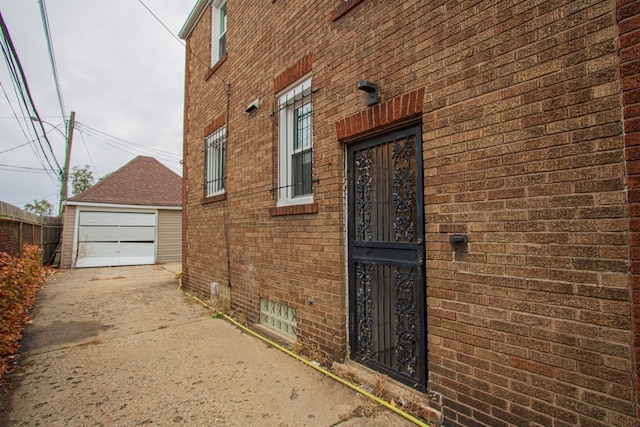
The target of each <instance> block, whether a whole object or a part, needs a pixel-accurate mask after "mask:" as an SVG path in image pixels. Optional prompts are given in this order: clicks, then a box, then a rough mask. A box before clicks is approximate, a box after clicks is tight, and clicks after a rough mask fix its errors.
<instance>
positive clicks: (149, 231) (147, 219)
mask: <svg viewBox="0 0 640 427" xmlns="http://www.w3.org/2000/svg"><path fill="white" fill-rule="evenodd" d="M155 254H156V214H155V213H146V212H145V213H138V212H96V211H80V213H79V215H78V247H77V257H76V267H106V266H116V265H141V264H153V263H154V262H155Z"/></svg>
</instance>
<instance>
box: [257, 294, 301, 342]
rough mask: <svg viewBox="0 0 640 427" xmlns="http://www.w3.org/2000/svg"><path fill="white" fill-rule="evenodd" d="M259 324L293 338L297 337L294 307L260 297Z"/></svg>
mask: <svg viewBox="0 0 640 427" xmlns="http://www.w3.org/2000/svg"><path fill="white" fill-rule="evenodd" d="M260 324H261V325H264V326H267V327H269V328H271V329H273V330H275V331H277V332H280V333H281V334H284V335H286V336H288V337H291V338H293V339H296V338H297V332H298V325H297V321H296V309H295V308H291V307H288V306H286V305H283V304H279V303H277V302H274V301H270V300H268V299H265V298H260Z"/></svg>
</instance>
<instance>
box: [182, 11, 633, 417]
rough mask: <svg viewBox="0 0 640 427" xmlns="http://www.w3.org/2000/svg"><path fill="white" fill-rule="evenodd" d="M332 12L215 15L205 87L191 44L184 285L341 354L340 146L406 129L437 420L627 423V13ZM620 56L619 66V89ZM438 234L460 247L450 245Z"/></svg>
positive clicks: (205, 39)
mask: <svg viewBox="0 0 640 427" xmlns="http://www.w3.org/2000/svg"><path fill="white" fill-rule="evenodd" d="M343 3H344V2H342V1H338V0H330V1H329V0H323V1H314V2H305V1H302V0H298V1H286V2H285V1H275V2H261V3H256V2H246V1H232V0H229V1H228V3H227V16H228V20H229V21H228V31H227V48H228V51H227V57H226V59H225V60H224V61H223V62H221V63H218V64H217V65H216V70H215V72H211V70H210V69H209V68H208V67H205V66H203V65H202V61H204V62H205V63H207V62H208V61H209V55H210V53H209V52H210V48H209V46H210V33H211V28H210V21H211V19H210V16H209V14H210V11H207V12H205V14H204V16H203V17H202V19H201V20H200V21H199V23H198V24H197V25H196V26H195V28H194V29H193V31H192V32H191V34H190V36H189V39H188V40H187V43H188V46H189V48H190V49H191V51H192V52H193V53H188V54H187V72H186V96H185V148H184V154H185V158H184V173H183V177H184V180H185V183H184V193H183V194H184V209H185V211H184V216H185V220H184V221H183V228H184V233H185V234H184V236H185V237H184V240H183V245H184V251H183V284H184V286H185V287H186V288H187V289H189V290H190V291H192V292H194V293H196V294H199V295H201V296H204V297H208V296H209V290H210V284H211V283H212V282H216V283H219V284H220V285H222V286H227V287H229V288H230V289H231V306H232V309H233V310H234V312H235V313H237V314H240V315H246V319H247V321H248V322H249V323H250V324H255V323H258V322H259V312H258V311H259V300H260V298H261V297H263V298H268V299H269V300H271V301H274V302H276V303H278V304H283V305H286V306H289V307H292V308H295V309H296V313H297V321H298V335H299V337H302V338H304V339H307V340H311V341H313V342H315V343H317V344H318V345H320V347H321V348H322V349H323V350H324V351H325V352H327V353H328V354H329V355H330V356H332V357H333V358H335V359H337V360H341V359H343V358H344V357H346V356H347V354H348V348H347V347H348V346H347V308H346V307H347V295H346V293H347V284H346V280H347V279H346V278H347V275H346V262H347V260H346V241H345V233H346V217H345V209H346V208H345V190H344V188H345V145H346V144H349V143H351V142H353V141H355V140H359V139H361V138H363V137H367V136H369V135H373V134H376V133H380V132H381V131H384V130H387V129H390V128H392V127H396V126H400V125H403V124H405V123H408V122H411V123H416V122H418V123H421V125H422V139H423V159H424V161H423V166H424V193H425V197H424V209H425V215H426V218H425V229H426V235H425V250H426V256H427V263H426V277H427V311H428V313H427V323H428V340H429V342H428V369H429V372H428V387H429V390H430V391H432V392H436V393H439V394H440V395H441V396H442V410H443V414H444V417H445V425H447V426H469V425H478V426H507V425H518V426H522V425H557V426H563V425H566V426H568V425H580V424H583V425H593V426H610V425H618V426H630V425H635V424H636V422H637V393H636V380H637V376H636V371H637V369H638V367H637V365H636V363H635V358H634V354H635V349H634V346H633V344H632V342H633V331H634V325H635V328H636V330H637V328H638V326H637V324H638V322H637V318H638V316H637V314H636V316H635V318H636V322H635V323H634V322H633V321H632V320H633V318H632V310H631V307H632V302H633V301H632V294H631V282H630V280H631V278H632V276H631V274H630V273H631V270H630V269H631V266H632V264H631V260H635V261H634V262H636V263H637V257H635V258H634V255H632V256H631V258H630V255H629V248H630V232H629V219H630V218H629V217H630V216H631V217H632V218H634V217H637V209H635V210H633V209H632V207H631V205H630V204H628V203H627V190H628V189H629V190H630V189H631V188H635V187H637V184H635V183H636V180H632V181H629V180H627V176H626V172H625V142H626V145H627V147H629V146H631V145H635V144H633V141H635V139H637V138H636V137H635V127H634V126H635V123H636V121H637V120H636V119H637V114H635V113H633V111H636V109H631V108H627V109H626V110H625V115H626V116H625V117H626V118H623V116H622V107H623V104H624V105H625V106H627V107H630V106H632V105H633V106H635V105H637V101H636V100H635V99H637V97H636V95H637V91H638V80H637V55H636V56H634V53H633V52H637V51H638V50H637V46H638V41H637V40H638V37H637V34H638V25H637V23H638V10H637V6H636V7H635V9H634V8H633V6H632V5H633V4H634V2H625V1H619V2H618V3H616V2H615V1H612V0H606V1H592V2H585V1H569V0H564V1H551V0H550V1H540V2H526V1H525V2H507V1H498V2H496V1H489V0H486V1H482V0H473V1H471V0H469V1H455V2H451V1H449V2H444V1H416V0H413V1H411V0H409V1H404V2H401V3H398V2H379V1H373V0H364V1H350V2H347V3H346V4H343ZM635 4H637V3H635ZM629 5H631V6H629ZM619 22H620V25H621V24H622V23H624V22H627V26H626V27H623V28H622V30H620V31H619V27H618V25H619ZM622 34H626V35H627V38H623V36H622ZM621 40H622V41H623V44H621ZM621 47H624V48H625V49H627V50H626V51H623V52H627V55H626V56H625V58H626V60H625V63H629V64H634V65H629V66H628V67H627V68H626V69H627V70H636V72H632V71H627V72H626V73H625V74H624V75H623V76H622V77H623V80H622V81H621V69H622V68H621V65H620V64H621V57H620V50H619V49H620V48H621ZM195 56H197V59H196V57H195ZM306 61H309V64H308V65H310V69H311V73H312V77H313V86H314V88H317V89H319V91H318V92H317V93H316V94H314V98H313V110H314V113H313V120H314V126H313V144H314V163H313V173H314V179H317V180H318V181H317V183H316V184H314V185H315V186H314V205H313V207H311V208H304V209H291V210H287V209H284V210H280V209H277V207H276V200H275V193H274V192H273V179H274V172H275V171H277V169H276V168H277V142H275V143H274V139H273V133H272V132H273V129H274V127H273V123H272V117H271V115H272V112H273V110H274V108H275V105H274V102H275V101H274V99H275V96H276V95H277V90H278V88H281V87H282V85H281V84H280V81H281V79H284V80H286V79H287V77H286V76H287V74H288V73H295V72H296V71H295V70H296V69H299V68H300V67H302V68H304V67H305V66H306V65H307V62H306ZM296 67H298V68H296ZM291 70H294V71H291ZM363 79H366V80H369V81H373V82H376V83H378V84H379V87H380V93H381V102H380V104H378V105H377V106H375V107H370V108H367V107H366V106H365V103H364V94H363V93H362V92H361V91H358V90H357V88H356V84H357V82H358V81H359V80H363ZM227 82H228V83H229V85H228V86H227V84H226V83H227ZM623 91H624V92H623ZM623 93H624V99H625V101H623ZM256 98H258V99H259V100H260V108H259V109H258V110H257V111H255V112H254V113H252V114H247V113H245V111H244V109H245V107H246V106H247V105H248V104H250V103H251V102H252V101H253V100H254V99H256ZM221 115H224V116H225V117H226V126H227V131H228V150H227V153H228V154H227V170H226V177H227V180H226V193H225V194H226V197H224V198H222V199H220V200H216V201H213V202H208V201H206V200H203V185H202V183H203V176H204V175H203V174H204V158H203V155H202V148H203V144H204V134H205V130H206V129H207V126H209V125H210V124H211V123H212V121H214V120H216V119H218V118H219V117H220V116H221ZM623 124H624V128H623ZM274 144H275V145H274ZM629 153H630V150H629V148H627V160H629ZM627 166H628V164H627ZM636 189H637V188H636ZM631 194H632V193H630V197H631ZM634 194H635V193H634ZM633 224H635V222H632V227H633ZM450 234H465V235H467V236H468V239H469V244H468V245H466V246H465V247H464V248H460V249H457V250H456V249H455V248H454V247H452V245H451V244H450V243H449V235H450ZM633 236H635V234H633ZM634 238H635V237H634ZM636 240H637V239H636ZM633 242H635V240H633ZM634 254H636V255H637V253H636V252H634ZM633 265H635V263H634V264H633ZM634 274H635V273H634ZM633 277H634V278H635V275H634V276H633ZM634 280H635V279H634ZM633 283H634V284H635V283H636V281H634V282H633ZM636 288H637V287H636ZM309 300H312V301H313V303H312V304H309V303H308V301H309ZM636 313H637V311H636Z"/></svg>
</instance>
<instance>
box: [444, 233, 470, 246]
mask: <svg viewBox="0 0 640 427" xmlns="http://www.w3.org/2000/svg"><path fill="white" fill-rule="evenodd" d="M449 242H451V244H452V245H466V244H467V243H469V238H468V237H467V235H466V234H451V235H449Z"/></svg>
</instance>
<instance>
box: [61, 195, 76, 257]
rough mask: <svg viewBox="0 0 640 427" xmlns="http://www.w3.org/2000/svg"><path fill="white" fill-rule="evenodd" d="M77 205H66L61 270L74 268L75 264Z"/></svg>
mask: <svg viewBox="0 0 640 427" xmlns="http://www.w3.org/2000/svg"><path fill="white" fill-rule="evenodd" d="M77 209H78V207H77V206H75V205H66V206H65V208H64V223H63V224H64V226H63V227H62V249H61V255H60V268H62V269H67V268H72V267H73V265H74V262H73V240H74V236H75V230H76V211H77Z"/></svg>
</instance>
